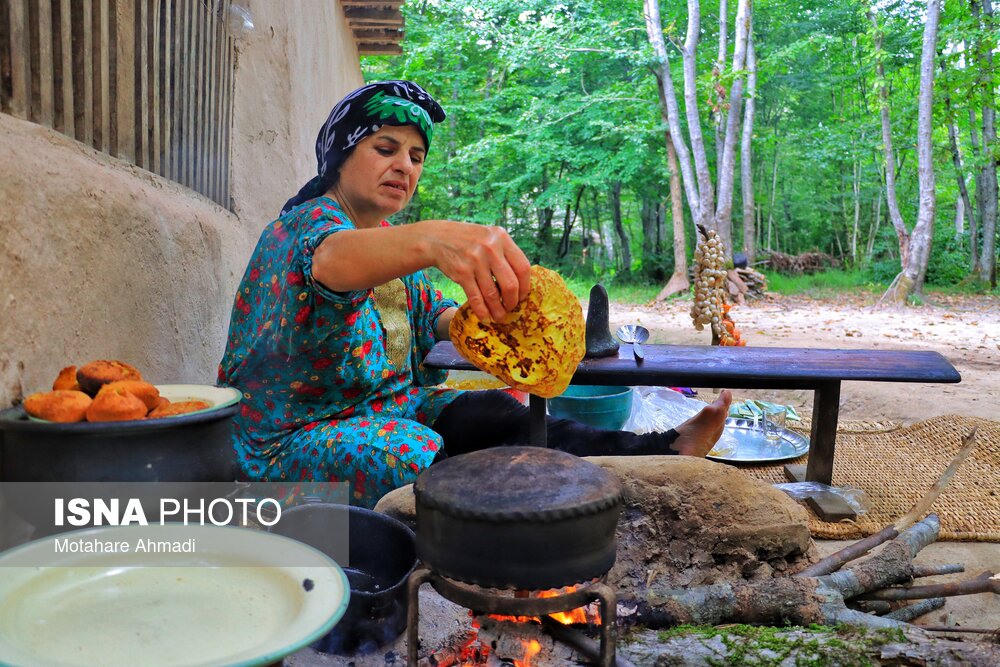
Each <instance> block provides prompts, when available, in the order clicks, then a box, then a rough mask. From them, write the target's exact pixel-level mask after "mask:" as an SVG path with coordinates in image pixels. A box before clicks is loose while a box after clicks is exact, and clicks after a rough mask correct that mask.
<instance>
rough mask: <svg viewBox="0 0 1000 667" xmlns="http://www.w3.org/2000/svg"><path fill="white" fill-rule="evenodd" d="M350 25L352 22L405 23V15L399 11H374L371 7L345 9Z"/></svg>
mask: <svg viewBox="0 0 1000 667" xmlns="http://www.w3.org/2000/svg"><path fill="white" fill-rule="evenodd" d="M344 16H346V17H347V23H348V25H350V24H351V21H352V20H358V19H360V20H363V21H374V22H378V23H400V24H402V22H403V14H402V12H400V11H399V10H398V9H373V8H370V7H344Z"/></svg>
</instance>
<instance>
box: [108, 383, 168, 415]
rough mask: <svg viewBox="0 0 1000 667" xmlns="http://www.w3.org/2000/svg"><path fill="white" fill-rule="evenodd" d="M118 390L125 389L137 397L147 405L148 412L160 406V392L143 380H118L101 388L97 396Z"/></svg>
mask: <svg viewBox="0 0 1000 667" xmlns="http://www.w3.org/2000/svg"><path fill="white" fill-rule="evenodd" d="M118 389H124V390H125V391H127V392H129V393H130V394H134V395H135V396H137V397H138V398H139V400H140V401H142V402H143V404H145V406H146V411H147V412H148V411H149V410H152V409H153V408H155V407H156V406H157V405H159V404H160V390H159V389H157V388H156V387H154V386H153V385H151V384H149V383H148V382H143V381H142V380H116V381H114V382H109V383H107V384H106V385H104V386H103V387H101V388H100V390H99V391H98V392H97V395H98V396H100V395H101V394H102V393H103V392H105V391H115V390H118Z"/></svg>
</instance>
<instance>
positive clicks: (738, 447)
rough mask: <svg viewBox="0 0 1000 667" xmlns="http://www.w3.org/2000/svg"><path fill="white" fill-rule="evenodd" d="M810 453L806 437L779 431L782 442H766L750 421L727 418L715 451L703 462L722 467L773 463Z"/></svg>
mask: <svg viewBox="0 0 1000 667" xmlns="http://www.w3.org/2000/svg"><path fill="white" fill-rule="evenodd" d="M808 451H809V438H808V436H805V435H802V434H800V433H796V432H795V431H789V430H788V429H784V428H783V429H781V439H780V440H778V441H777V442H773V441H769V440H767V439H766V438H765V437H764V432H763V431H761V430H760V429H759V428H758V427H755V425H754V422H753V420H752V419H743V418H742V417H730V418H729V419H727V420H726V430H725V431H724V432H723V434H722V437H721V438H720V439H719V442H718V443H716V445H715V448H713V449H712V452H715V453H711V452H710V453H709V454H708V456H706V457H705V458H708V459H711V460H713V461H721V462H723V463H773V462H775V461H787V460H789V459H797V458H799V457H800V456H802V455H803V454H805V453H807V452H808Z"/></svg>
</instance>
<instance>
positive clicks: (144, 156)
mask: <svg viewBox="0 0 1000 667" xmlns="http://www.w3.org/2000/svg"><path fill="white" fill-rule="evenodd" d="M134 1H135V3H136V4H137V5H138V11H137V12H136V19H137V22H136V29H135V42H136V51H137V54H136V55H137V56H138V66H139V67H138V69H139V89H138V91H137V92H138V93H139V95H138V97H139V101H138V102H137V104H136V114H137V115H138V118H136V139H135V163H136V164H137V165H139V166H140V167H142V168H143V169H149V163H150V160H151V156H150V151H149V47H148V43H147V41H146V37H147V36H148V34H149V0H134Z"/></svg>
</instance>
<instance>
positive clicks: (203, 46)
mask: <svg viewBox="0 0 1000 667" xmlns="http://www.w3.org/2000/svg"><path fill="white" fill-rule="evenodd" d="M197 26H198V41H197V47H196V48H197V52H198V62H197V64H196V68H197V70H196V71H197V86H196V92H195V112H194V130H195V133H194V151H193V152H194V164H195V178H194V182H193V183H192V187H193V188H194V189H195V190H197V191H198V192H200V193H202V194H205V191H206V187H205V172H206V171H207V168H208V155H207V154H206V152H205V126H206V125H207V123H206V122H205V120H206V119H205V96H206V95H207V93H208V91H207V89H206V87H205V84H206V81H207V78H206V76H205V62H206V60H207V58H206V55H207V54H206V53H205V51H206V50H207V43H208V27H209V20H208V8H207V7H206V6H205V3H203V2H199V3H198V20H197Z"/></svg>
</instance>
